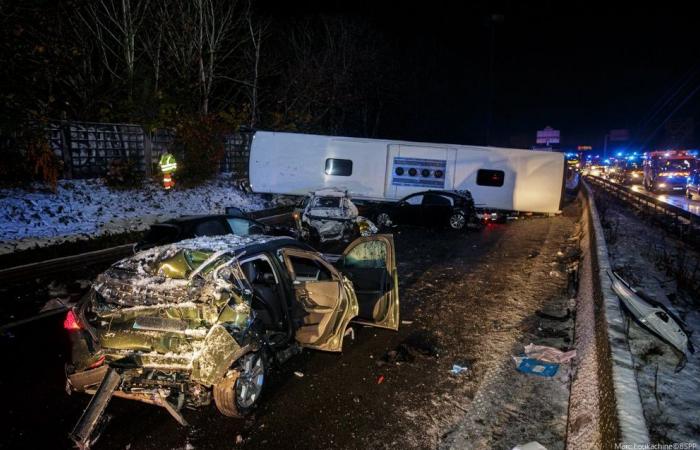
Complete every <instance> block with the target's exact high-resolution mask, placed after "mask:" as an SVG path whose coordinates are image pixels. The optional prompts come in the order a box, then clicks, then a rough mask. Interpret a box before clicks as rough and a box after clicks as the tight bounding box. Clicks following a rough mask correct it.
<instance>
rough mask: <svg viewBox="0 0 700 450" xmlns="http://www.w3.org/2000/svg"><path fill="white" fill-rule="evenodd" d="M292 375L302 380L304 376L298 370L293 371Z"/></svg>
mask: <svg viewBox="0 0 700 450" xmlns="http://www.w3.org/2000/svg"><path fill="white" fill-rule="evenodd" d="M294 375H296V376H297V377H298V378H304V374H303V373H301V372H299V371H298V370H296V371H294Z"/></svg>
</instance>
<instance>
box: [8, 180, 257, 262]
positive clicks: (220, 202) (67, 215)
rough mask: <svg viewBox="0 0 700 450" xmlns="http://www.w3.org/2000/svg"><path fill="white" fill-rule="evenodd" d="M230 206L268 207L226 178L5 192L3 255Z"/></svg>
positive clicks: (68, 184)
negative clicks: (183, 184) (185, 185)
mask: <svg viewBox="0 0 700 450" xmlns="http://www.w3.org/2000/svg"><path fill="white" fill-rule="evenodd" d="M227 206H237V207H239V208H242V209H244V210H248V211H252V210H257V209H262V208H265V207H267V206H268V204H267V202H266V201H264V200H263V199H262V198H261V197H260V196H257V195H251V194H246V193H244V192H241V191H239V190H238V189H236V188H235V187H234V186H233V182H232V179H231V178H230V176H227V175H222V176H221V177H219V178H217V179H216V180H213V181H210V182H208V183H206V184H204V185H202V186H198V187H195V188H191V189H178V188H176V189H175V190H173V191H165V190H164V189H163V188H162V187H161V186H158V185H155V184H149V185H146V186H144V187H143V188H141V189H130V190H115V189H112V188H109V187H108V186H106V185H105V184H104V182H103V180H101V179H96V180H62V181H59V184H58V190H57V192H56V194H53V193H51V192H46V191H40V190H33V191H32V190H25V189H0V254H6V253H11V252H14V251H17V250H24V249H28V248H33V247H35V246H37V245H38V246H47V245H53V244H59V243H61V242H66V241H74V240H78V239H90V238H93V237H97V236H100V235H105V234H114V233H123V232H128V231H138V230H144V229H146V228H148V226H149V225H151V224H152V223H154V222H156V221H162V220H167V219H172V218H174V217H179V216H181V215H186V214H216V213H223V212H224V209H225V208H226V207H227Z"/></svg>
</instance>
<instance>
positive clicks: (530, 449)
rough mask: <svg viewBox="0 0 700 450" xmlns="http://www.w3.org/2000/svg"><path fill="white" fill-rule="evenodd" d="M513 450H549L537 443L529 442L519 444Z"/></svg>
mask: <svg viewBox="0 0 700 450" xmlns="http://www.w3.org/2000/svg"><path fill="white" fill-rule="evenodd" d="M513 450H547V447H545V446H544V445H542V444H540V443H539V442H537V441H532V442H528V443H527V444H519V445H516V446H515V447H513Z"/></svg>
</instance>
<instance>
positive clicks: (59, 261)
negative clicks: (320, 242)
mask: <svg viewBox="0 0 700 450" xmlns="http://www.w3.org/2000/svg"><path fill="white" fill-rule="evenodd" d="M291 212H292V207H291V206H280V207H275V208H268V209H263V210H260V211H253V212H251V213H250V214H249V215H250V217H251V218H253V219H256V220H259V221H261V222H263V223H267V224H271V225H272V224H278V223H283V222H285V221H287V220H288V219H289V217H290V215H291ZM133 246H134V244H125V245H120V246H117V247H110V248H105V249H102V250H96V251H92V252H87V253H81V254H79V255H72V256H64V257H62V258H56V259H50V260H47V261H41V262H36V263H31V264H24V265H21V266H16V267H9V268H6V269H2V270H0V283H16V282H19V281H23V280H28V279H32V278H36V277H40V276H47V275H55V274H58V273H64V272H71V271H77V270H81V269H83V268H85V267H88V266H91V265H95V264H108V263H112V262H114V261H117V260H118V259H120V258H123V257H125V256H128V255H130V254H132V252H133V250H132V248H133Z"/></svg>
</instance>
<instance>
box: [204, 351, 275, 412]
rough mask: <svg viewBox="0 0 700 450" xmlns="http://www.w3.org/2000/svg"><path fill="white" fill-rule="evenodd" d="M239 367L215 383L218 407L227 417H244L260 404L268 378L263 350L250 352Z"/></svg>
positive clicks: (215, 397) (215, 399)
mask: <svg viewBox="0 0 700 450" xmlns="http://www.w3.org/2000/svg"><path fill="white" fill-rule="evenodd" d="M239 361H240V363H239V365H238V366H239V367H237V368H236V370H232V371H230V372H229V373H228V374H227V375H226V377H225V378H224V379H223V380H221V381H220V382H218V383H216V384H215V385H214V389H213V393H214V403H215V404H216V409H218V410H219V412H220V413H221V414H223V415H224V416H227V417H244V416H246V415H247V414H249V413H250V412H252V411H253V410H254V409H255V408H256V407H257V406H258V404H259V402H260V397H261V395H262V392H263V391H264V388H265V381H266V379H267V360H266V358H265V356H264V355H263V353H262V352H253V353H248V354H247V355H245V356H243V357H242V358H241V359H240V360H239Z"/></svg>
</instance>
